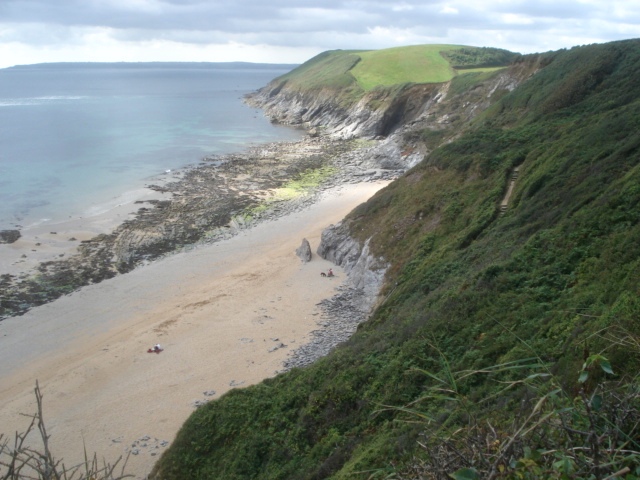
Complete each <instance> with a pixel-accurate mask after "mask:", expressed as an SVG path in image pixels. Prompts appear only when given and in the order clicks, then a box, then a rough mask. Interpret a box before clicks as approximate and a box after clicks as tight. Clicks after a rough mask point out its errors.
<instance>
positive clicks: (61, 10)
mask: <svg viewBox="0 0 640 480" xmlns="http://www.w3.org/2000/svg"><path fill="white" fill-rule="evenodd" d="M638 37H640V1H638V0H451V1H440V0H422V1H416V0H393V1H387V0H323V1H320V0H227V1H218V0H0V67H7V66H11V65H19V64H31V63H40V62H63V61H64V62H75V61H99V62H114V61H211V62H219V61H249V62H268V63H301V62H303V61H305V60H307V59H309V58H311V57H312V56H314V55H316V54H317V53H320V52H322V51H324V50H331V49H379V48H387V47H395V46H400V45H415V44H421V43H453V44H462V45H475V46H491V47H500V48H506V49H508V50H512V51H516V52H521V53H532V52H542V51H547V50H557V49H560V48H565V47H572V46H575V45H584V44H589V43H601V42H607V41H611V40H620V39H628V38H638Z"/></svg>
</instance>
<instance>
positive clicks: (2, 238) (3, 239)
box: [0, 230, 21, 243]
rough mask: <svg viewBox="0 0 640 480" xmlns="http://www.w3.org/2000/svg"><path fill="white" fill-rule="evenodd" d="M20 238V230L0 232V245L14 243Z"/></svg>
mask: <svg viewBox="0 0 640 480" xmlns="http://www.w3.org/2000/svg"><path fill="white" fill-rule="evenodd" d="M20 236H21V235H20V230H0V243H14V242H16V241H18V239H19V238H20Z"/></svg>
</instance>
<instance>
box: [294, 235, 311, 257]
mask: <svg viewBox="0 0 640 480" xmlns="http://www.w3.org/2000/svg"><path fill="white" fill-rule="evenodd" d="M296 255H297V256H298V257H300V260H302V261H303V262H305V263H306V262H310V261H311V245H309V240H307V239H306V238H303V239H302V244H301V245H300V246H299V247H298V248H297V249H296Z"/></svg>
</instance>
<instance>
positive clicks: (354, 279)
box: [317, 222, 387, 308]
mask: <svg viewBox="0 0 640 480" xmlns="http://www.w3.org/2000/svg"><path fill="white" fill-rule="evenodd" d="M369 240H370V239H368V240H367V241H366V242H365V243H364V244H360V243H359V242H358V241H357V240H355V239H353V238H352V237H351V236H350V235H349V230H348V228H347V226H346V225H345V224H344V223H342V222H340V223H338V224H337V225H331V226H329V227H328V228H326V229H325V230H324V231H323V232H322V237H321V240H320V245H319V246H318V250H317V253H318V255H320V256H321V257H322V258H324V259H326V260H329V261H331V262H333V263H335V264H336V265H340V266H341V267H342V268H343V269H344V271H345V272H346V274H347V276H348V277H349V282H350V283H351V285H352V286H353V287H354V288H355V289H357V290H359V291H361V292H362V293H363V294H364V299H365V302H366V303H367V304H368V305H369V308H371V307H372V306H373V305H374V303H375V301H376V299H377V296H378V293H379V292H380V288H381V287H382V283H383V280H384V274H385V272H386V269H387V264H386V263H385V262H384V261H383V260H382V259H380V258H376V257H374V256H373V255H372V254H371V251H370V250H369Z"/></svg>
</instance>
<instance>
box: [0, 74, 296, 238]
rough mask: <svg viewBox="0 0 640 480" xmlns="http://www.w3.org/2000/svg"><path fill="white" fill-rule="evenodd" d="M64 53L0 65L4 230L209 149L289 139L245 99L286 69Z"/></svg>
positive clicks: (0, 225) (95, 201)
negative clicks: (87, 59)
mask: <svg viewBox="0 0 640 480" xmlns="http://www.w3.org/2000/svg"><path fill="white" fill-rule="evenodd" d="M294 67H295V66H294V65H269V64H246V63H224V64H221V63H62V64H39V65H28V66H17V67H11V68H5V69H0V230H2V229H11V228H16V227H19V228H28V227H29V226H34V225H38V224H42V223H47V222H57V221H62V220H65V219H67V218H69V217H77V216H82V215H85V214H89V213H90V212H96V211H97V210H99V206H100V205H103V204H108V203H109V201H111V200H112V199H113V198H117V196H118V195H123V194H125V193H126V192H130V191H134V190H136V189H139V188H141V187H142V186H144V185H145V184H147V183H149V182H153V180H154V179H155V178H159V176H161V175H163V174H167V173H168V172H170V171H175V170H176V169H181V168H184V167H187V166H189V165H194V164H197V163H198V162H200V161H201V159H202V158H203V157H206V156H208V155H212V154H224V153H232V152H237V151H241V150H243V149H245V148H246V147H247V146H249V145H254V144H260V143H266V142H272V141H291V140H298V139H300V138H301V137H302V132H301V131H299V130H296V129H292V128H288V127H283V126H277V125H273V124H272V123H271V122H269V120H268V119H266V118H265V117H264V115H263V114H262V112H261V111H259V110H256V109H254V108H251V107H248V106H247V105H245V104H244V103H243V101H242V98H243V96H244V95H245V94H247V93H249V92H251V91H254V90H256V89H258V88H260V87H262V86H264V85H266V84H267V83H268V82H269V81H270V80H272V79H273V78H275V77H278V76H280V75H283V74H284V73H286V72H288V71H290V70H291V69H292V68H294Z"/></svg>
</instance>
